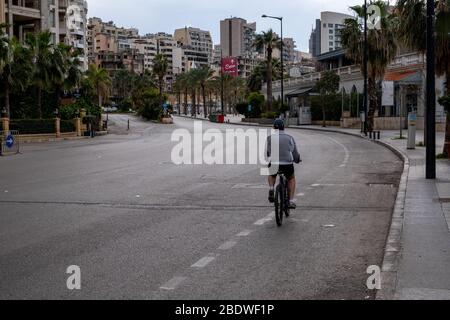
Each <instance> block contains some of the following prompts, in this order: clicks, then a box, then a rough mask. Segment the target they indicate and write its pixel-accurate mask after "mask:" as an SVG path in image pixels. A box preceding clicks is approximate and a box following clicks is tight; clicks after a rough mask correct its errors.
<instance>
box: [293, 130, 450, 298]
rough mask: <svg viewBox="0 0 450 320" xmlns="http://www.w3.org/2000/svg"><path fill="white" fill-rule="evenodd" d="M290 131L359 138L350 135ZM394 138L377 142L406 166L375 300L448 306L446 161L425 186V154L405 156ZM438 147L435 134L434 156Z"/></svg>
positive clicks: (449, 188)
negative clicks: (439, 302) (402, 158)
mask: <svg viewBox="0 0 450 320" xmlns="http://www.w3.org/2000/svg"><path fill="white" fill-rule="evenodd" d="M291 128H301V129H307V130H320V131H324V130H328V131H331V132H341V133H346V134H352V135H358V136H360V135H361V133H360V131H359V130H352V129H340V128H321V127H319V126H308V127H305V126H300V127H297V126H294V127H291ZM404 135H405V136H406V135H407V133H404ZM399 136H400V133H399V132H398V131H383V132H382V137H381V140H382V143H384V144H386V145H389V146H391V147H394V149H395V150H398V151H399V152H400V153H402V154H403V155H404V156H405V157H406V159H407V161H406V163H405V173H404V176H403V179H402V182H403V187H402V185H400V190H399V196H398V199H397V205H396V210H395V212H394V216H393V221H392V227H391V233H390V236H389V239H388V241H387V247H386V255H385V261H384V265H383V270H382V278H383V280H382V282H383V287H382V290H381V291H380V292H379V294H378V299H398V300H423V299H426V300H450V161H448V160H441V161H438V162H437V176H438V179H436V180H434V181H429V180H426V179H425V151H426V149H425V148H423V147H417V148H416V150H407V147H406V145H407V140H399V139H396V138H398V137H399ZM419 142H423V131H418V132H417V143H419ZM443 144H444V133H438V134H437V148H436V153H437V154H439V153H442V149H443ZM402 193H403V194H402Z"/></svg>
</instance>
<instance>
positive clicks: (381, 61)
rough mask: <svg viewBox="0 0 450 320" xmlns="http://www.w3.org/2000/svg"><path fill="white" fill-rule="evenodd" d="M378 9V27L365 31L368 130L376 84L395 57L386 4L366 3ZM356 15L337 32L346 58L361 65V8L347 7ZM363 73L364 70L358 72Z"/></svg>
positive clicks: (375, 100)
mask: <svg viewBox="0 0 450 320" xmlns="http://www.w3.org/2000/svg"><path fill="white" fill-rule="evenodd" d="M370 4H374V5H376V6H378V7H379V8H380V11H381V28H373V29H370V30H368V32H367V33H368V52H369V56H368V74H367V77H368V80H369V88H368V90H369V100H370V105H369V114H368V123H369V128H368V129H369V131H370V130H373V126H374V116H375V112H376V110H378V109H379V106H378V95H379V90H378V87H379V82H380V81H382V80H383V79H384V75H385V73H386V70H387V68H388V66H389V64H390V63H391V62H392V61H393V59H394V58H395V56H396V54H397V48H398V45H397V40H396V35H395V28H394V27H395V21H396V19H395V18H394V17H393V16H392V15H389V12H388V11H389V3H387V2H384V1H370V3H369V5H370ZM351 9H352V10H353V11H354V13H355V14H356V15H357V17H358V20H356V19H346V20H345V27H344V28H343V29H342V30H341V38H342V45H343V47H344V48H345V49H346V55H347V57H349V58H350V59H352V60H354V61H355V62H356V63H357V64H359V65H361V66H362V63H363V57H364V50H363V48H364V33H363V31H364V23H363V21H364V11H365V10H364V6H354V7H351ZM362 71H363V72H364V70H362Z"/></svg>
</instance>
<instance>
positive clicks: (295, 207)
mask: <svg viewBox="0 0 450 320" xmlns="http://www.w3.org/2000/svg"><path fill="white" fill-rule="evenodd" d="M289 209H291V210H295V209H297V205H296V204H295V203H294V201H289Z"/></svg>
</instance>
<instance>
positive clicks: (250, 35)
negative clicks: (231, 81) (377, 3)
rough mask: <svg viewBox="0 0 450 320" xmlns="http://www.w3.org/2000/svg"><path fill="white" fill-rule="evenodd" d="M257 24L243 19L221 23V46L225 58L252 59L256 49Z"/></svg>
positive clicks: (232, 19) (227, 20)
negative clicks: (254, 44) (254, 45)
mask: <svg viewBox="0 0 450 320" xmlns="http://www.w3.org/2000/svg"><path fill="white" fill-rule="evenodd" d="M255 36H256V23H247V21H246V20H244V19H241V18H230V19H225V20H222V21H220V46H221V48H222V50H223V56H224V57H250V56H253V54H254V52H255V49H254V48H253V42H254V40H255Z"/></svg>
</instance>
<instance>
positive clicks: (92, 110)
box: [59, 98, 102, 120]
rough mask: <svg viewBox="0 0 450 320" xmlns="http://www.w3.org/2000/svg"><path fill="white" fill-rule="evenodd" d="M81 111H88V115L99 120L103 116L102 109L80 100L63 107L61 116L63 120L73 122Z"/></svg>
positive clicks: (60, 112)
mask: <svg viewBox="0 0 450 320" xmlns="http://www.w3.org/2000/svg"><path fill="white" fill-rule="evenodd" d="M81 109H84V110H86V114H87V115H92V116H95V117H97V118H99V117H100V116H101V115H102V108H101V107H100V106H97V105H94V104H92V103H91V102H90V101H89V100H86V99H83V98H82V99H78V100H77V101H76V102H74V103H71V104H68V105H65V106H62V107H61V108H60V109H59V114H60V115H61V119H62V120H72V119H74V118H75V117H76V113H77V111H80V110H81Z"/></svg>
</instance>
